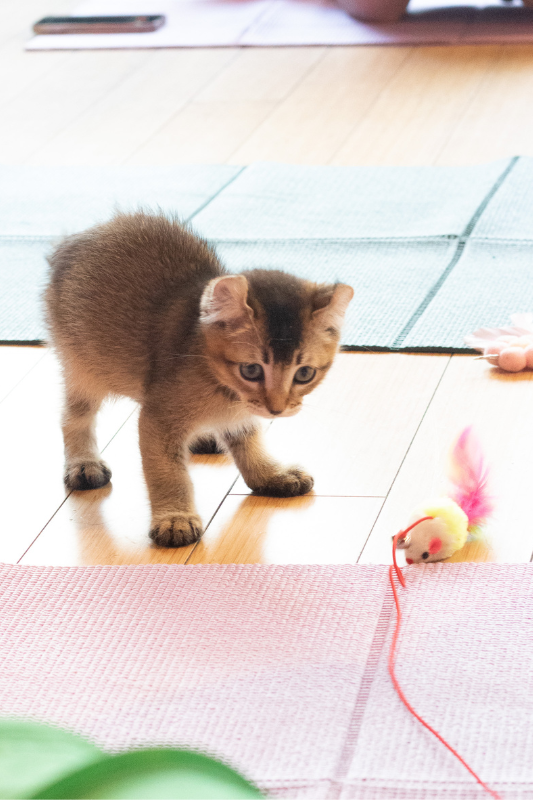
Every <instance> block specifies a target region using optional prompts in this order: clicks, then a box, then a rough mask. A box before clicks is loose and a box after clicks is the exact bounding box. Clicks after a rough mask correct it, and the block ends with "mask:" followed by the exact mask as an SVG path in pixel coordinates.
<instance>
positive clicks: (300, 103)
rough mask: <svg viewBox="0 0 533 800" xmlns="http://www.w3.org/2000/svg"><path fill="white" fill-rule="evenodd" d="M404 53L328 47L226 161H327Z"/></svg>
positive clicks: (407, 50)
mask: <svg viewBox="0 0 533 800" xmlns="http://www.w3.org/2000/svg"><path fill="white" fill-rule="evenodd" d="M410 56H411V48H393V47H390V48H389V47H387V48H379V47H332V48H329V49H328V51H327V53H326V54H325V56H324V57H323V58H321V59H320V60H319V61H318V62H317V63H316V65H315V66H314V68H313V69H311V70H310V71H309V73H308V74H307V75H306V77H305V78H304V79H303V80H302V81H301V83H299V84H298V85H297V86H296V87H295V88H294V90H293V91H292V92H291V94H290V95H288V96H287V98H286V99H285V100H284V101H283V102H281V103H280V104H279V105H278V107H277V108H276V109H275V110H274V111H273V112H272V114H271V115H270V116H269V117H267V118H266V119H265V120H264V122H263V123H262V124H261V125H259V127H258V128H257V130H255V131H254V132H253V133H252V134H251V135H250V136H249V137H248V138H247V139H246V140H245V141H243V143H242V145H241V146H240V147H239V148H238V149H237V150H236V151H235V152H234V153H233V154H232V155H231V158H230V161H231V163H233V164H248V163H251V162H253V161H268V160H275V161H287V162H290V163H293V164H327V163H328V161H329V160H330V159H331V158H332V157H333V156H334V155H335V153H336V152H337V150H338V149H339V148H340V147H341V145H342V144H343V143H344V141H345V140H346V138H347V137H348V136H349V135H350V133H351V132H352V130H353V129H354V127H356V126H357V125H358V124H359V123H360V122H361V121H362V120H363V119H364V118H365V115H366V114H367V113H368V112H369V110H370V109H371V108H372V106H373V104H374V103H375V102H376V100H377V98H378V97H379V96H380V94H381V92H382V91H383V89H384V87H385V86H386V85H387V84H388V83H389V82H390V81H391V80H392V79H393V77H394V75H395V74H396V72H397V70H398V69H399V67H400V65H401V64H402V63H404V62H405V61H406V60H408V59H409V58H410Z"/></svg>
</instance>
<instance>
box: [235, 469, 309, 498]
mask: <svg viewBox="0 0 533 800" xmlns="http://www.w3.org/2000/svg"><path fill="white" fill-rule="evenodd" d="M314 483H315V482H314V480H313V478H312V477H311V476H310V475H308V474H307V472H304V471H303V469H300V468H299V467H288V469H286V470H284V471H283V472H278V473H277V474H275V475H272V477H271V478H269V479H268V481H265V483H264V484H263V485H262V486H251V487H250V488H251V489H253V492H254V494H260V495H265V496H266V497H298V496H299V495H301V494H307V492H310V491H311V489H312V488H313V485H314Z"/></svg>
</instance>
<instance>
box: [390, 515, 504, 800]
mask: <svg viewBox="0 0 533 800" xmlns="http://www.w3.org/2000/svg"><path fill="white" fill-rule="evenodd" d="M421 521H422V520H417V522H416V523H414V524H415V525H416V524H417V523H418V522H421ZM411 527H412V526H411ZM408 530H409V529H408ZM406 532H407V531H400V533H397V534H396V536H395V537H394V539H393V540H392V558H393V561H394V565H393V566H391V567H390V568H389V580H390V585H391V587H392V593H393V595H394V602H395V604H396V627H395V629H394V634H393V637H392V642H391V647H390V652H389V675H390V677H391V680H392V683H393V686H394V688H395V689H396V692H397V693H398V697H399V698H400V700H401V701H402V703H403V704H404V706H405V707H406V708H407V710H408V711H409V712H410V713H411V714H412V715H413V717H415V718H416V719H417V720H418V721H419V722H420V723H421V724H422V725H423V726H424V728H427V730H428V731H429V732H430V733H432V734H433V736H435V737H436V738H437V739H438V740H439V742H442V744H443V745H444V746H445V747H447V748H448V750H449V751H450V753H453V755H454V756H455V757H456V758H457V759H458V760H459V761H460V762H461V764H462V765H463V767H465V768H466V769H467V770H468V772H469V773H470V774H471V775H472V777H474V778H475V779H476V781H477V782H478V783H479V784H480V786H481V787H482V788H483V789H484V790H485V791H486V792H488V793H489V794H490V795H491V797H494V798H495V800H502V798H501V796H500V795H499V794H498V793H497V792H495V791H494V790H493V789H490V788H489V787H488V786H487V784H486V783H483V781H482V780H481V778H480V777H479V776H478V775H476V773H475V772H474V770H473V769H472V768H471V767H469V766H468V764H467V763H466V761H465V760H464V758H462V757H461V756H460V755H459V753H458V752H457V750H454V748H453V747H452V746H451V745H450V744H448V742H447V741H446V739H444V738H443V737H442V736H441V735H440V733H438V732H437V731H436V730H435V729H434V728H432V727H431V725H429V724H428V723H427V722H426V721H425V720H424V719H422V717H421V716H420V714H417V713H416V711H415V710H414V708H413V706H412V705H411V703H410V702H409V701H408V699H407V698H406V696H405V695H404V693H403V691H402V688H401V686H400V684H399V683H398V679H397V678H396V673H395V660H396V645H397V644H398V637H399V634H400V625H401V621H402V612H401V609H400V601H399V599H398V592H397V590H396V584H395V583H394V572H395V571H396V575H397V577H398V580H399V582H400V583H401V585H402V586H405V578H404V577H403V575H402V572H401V570H400V568H399V566H398V564H397V562H396V542H397V540H398V539H399V538H400V536H405V534H406Z"/></svg>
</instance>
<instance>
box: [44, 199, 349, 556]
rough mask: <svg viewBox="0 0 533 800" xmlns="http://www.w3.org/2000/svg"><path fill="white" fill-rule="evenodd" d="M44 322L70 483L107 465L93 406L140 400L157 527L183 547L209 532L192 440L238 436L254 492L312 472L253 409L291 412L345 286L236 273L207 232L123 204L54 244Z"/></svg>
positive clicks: (206, 446) (227, 443) (88, 483)
mask: <svg viewBox="0 0 533 800" xmlns="http://www.w3.org/2000/svg"><path fill="white" fill-rule="evenodd" d="M49 261H50V265H51V268H52V270H51V278H50V284H49V286H48V289H47V291H46V306H47V316H48V324H49V329H50V332H51V334H52V339H53V344H54V346H55V349H56V351H57V354H58V356H59V358H60V360H61V363H62V367H63V373H64V380H65V395H66V396H65V408H64V413H63V436H64V440H65V458H66V467H65V484H66V486H67V487H68V488H69V489H95V488H98V487H99V486H104V485H105V484H106V483H108V482H109V480H110V478H111V472H110V470H109V468H108V466H107V465H106V464H105V462H104V461H102V459H101V458H100V454H99V452H98V449H97V445H96V437H95V415H96V413H97V411H98V409H99V407H100V405H101V403H102V400H103V399H104V398H105V397H106V396H107V395H126V396H128V397H131V398H133V399H134V400H136V401H137V402H138V403H140V405H141V412H140V418H139V437H140V447H141V454H142V461H143V469H144V475H145V478H146V483H147V485H148V492H149V495H150V502H151V505H152V525H151V530H150V536H151V538H152V539H153V540H154V542H156V543H157V544H159V545H164V546H167V547H179V546H181V545H186V544H190V543H191V542H195V541H196V540H197V539H199V537H200V536H201V535H202V522H201V520H200V518H199V516H198V514H197V513H196V510H195V507H194V498H193V490H192V486H191V480H190V478H189V475H188V472H187V455H188V450H189V449H192V450H193V451H195V452H217V450H218V447H217V444H218V445H222V446H223V447H224V448H227V449H229V451H230V452H231V454H232V456H233V458H234V460H235V463H236V464H237V466H238V468H239V470H240V471H241V474H242V476H243V478H244V480H245V481H246V483H247V484H248V486H249V487H250V489H252V490H254V491H255V492H257V493H258V494H265V495H271V496H274V497H293V496H295V495H300V494H305V493H306V492H309V491H310V489H311V488H312V486H313V479H312V478H311V477H310V476H309V475H307V474H306V473H305V472H303V471H302V470H301V469H299V468H298V467H288V468H286V467H283V466H281V465H280V464H278V463H276V462H275V461H274V460H273V459H272V458H271V457H270V456H269V455H268V454H267V453H266V452H265V449H264V446H263V441H262V436H261V430H260V428H259V426H258V424H257V423H256V422H255V421H254V416H260V417H266V418H267V419H272V418H273V417H275V416H276V417H277V416H280V417H288V416H291V415H293V414H296V413H297V412H298V411H299V409H300V406H301V403H302V398H303V396H304V395H306V394H308V393H309V392H310V391H312V390H313V389H314V388H315V386H317V385H318V384H319V383H320V382H321V381H322V379H323V378H324V376H325V374H326V373H327V371H328V369H329V368H330V366H331V363H332V361H333V358H334V356H335V353H336V351H337V349H338V343H339V333H340V326H341V323H342V319H343V316H344V312H345V311H346V308H347V306H348V304H349V302H350V300H351V299H352V296H353V290H352V289H351V287H350V286H345V285H344V284H337V285H332V286H327V285H317V284H314V283H311V282H309V281H304V280H300V279H298V278H295V277H293V276H291V275H288V274H286V273H284V272H280V271H270V270H259V269H257V270H251V271H249V272H245V273H243V274H241V275H229V274H228V273H227V271H226V270H225V269H224V267H223V266H222V265H221V263H220V261H219V260H218V258H217V256H216V255H215V253H214V251H213V250H212V249H211V248H210V247H209V245H208V244H207V243H206V242H205V241H203V240H202V239H199V238H198V237H197V236H196V235H194V234H193V233H192V232H191V231H190V230H189V229H188V228H186V227H184V226H183V225H181V224H179V223H178V222H176V221H173V220H169V219H167V218H165V217H163V216H154V215H150V214H146V213H142V212H139V213H137V214H118V215H117V216H115V217H114V218H113V219H112V220H111V221H110V222H108V223H106V224H104V225H98V226H97V227H94V228H91V229H90V230H88V231H85V232H84V233H80V234H76V235H75V236H70V237H68V238H66V239H65V240H64V241H63V242H62V243H61V244H60V245H59V246H58V247H57V249H56V250H55V252H54V253H53V254H52V255H51V257H50V259H49Z"/></svg>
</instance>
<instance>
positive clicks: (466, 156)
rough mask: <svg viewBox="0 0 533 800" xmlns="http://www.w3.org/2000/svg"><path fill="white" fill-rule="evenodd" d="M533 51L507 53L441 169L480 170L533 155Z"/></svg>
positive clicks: (470, 108) (493, 67)
mask: <svg viewBox="0 0 533 800" xmlns="http://www.w3.org/2000/svg"><path fill="white" fill-rule="evenodd" d="M532 92H533V48H531V46H528V45H515V46H514V47H501V48H500V49H499V53H498V58H497V59H495V60H494V61H493V62H492V63H491V64H490V66H489V68H488V70H487V73H486V75H485V77H484V80H483V82H482V84H481V86H480V88H479V90H478V92H477V93H476V95H475V97H473V98H472V100H471V102H470V103H469V104H468V105H467V107H466V108H465V110H464V113H463V115H462V117H461V119H459V120H457V124H456V125H455V126H454V129H453V131H451V134H450V137H449V140H448V142H447V144H446V146H445V147H444V148H443V150H442V152H441V153H440V154H439V158H438V159H437V161H436V163H437V164H478V163H482V162H484V161H493V160H495V159H497V158H508V157H509V156H516V155H521V156H531V155H533V110H532V108H531V103H530V102H529V98H530V97H531V94H532Z"/></svg>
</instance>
